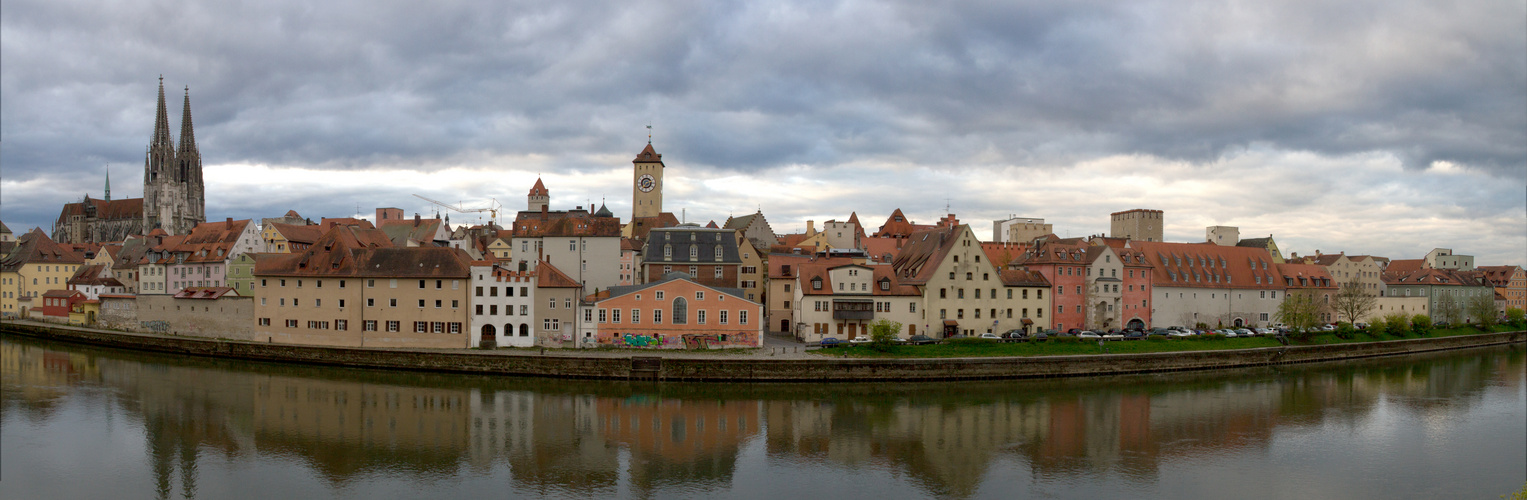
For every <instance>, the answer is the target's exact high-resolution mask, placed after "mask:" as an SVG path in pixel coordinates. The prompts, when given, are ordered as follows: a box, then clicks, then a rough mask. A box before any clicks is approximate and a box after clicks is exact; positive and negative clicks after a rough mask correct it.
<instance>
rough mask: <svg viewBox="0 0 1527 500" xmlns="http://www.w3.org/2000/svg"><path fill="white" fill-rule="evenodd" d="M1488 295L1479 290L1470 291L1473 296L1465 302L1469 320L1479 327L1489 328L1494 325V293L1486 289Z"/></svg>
mask: <svg viewBox="0 0 1527 500" xmlns="http://www.w3.org/2000/svg"><path fill="white" fill-rule="evenodd" d="M1486 290H1488V293H1486V292H1484V291H1480V290H1470V292H1471V293H1473V294H1474V295H1473V296H1471V297H1469V300H1468V302H1467V304H1468V305H1467V309H1468V314H1469V316H1470V318H1469V319H1472V320H1474V321H1476V322H1478V323H1479V326H1481V327H1484V328H1489V327H1490V326H1491V325H1494V324H1495V293H1494V290H1493V289H1486Z"/></svg>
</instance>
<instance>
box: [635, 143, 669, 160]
mask: <svg viewBox="0 0 1527 500" xmlns="http://www.w3.org/2000/svg"><path fill="white" fill-rule="evenodd" d="M654 161H655V162H661V161H663V155H660V154H658V153H657V150H654V149H652V143H650V142H649V143H647V147H645V148H642V152H640V153H637V154H636V159H635V160H631V162H632V163H636V162H654Z"/></svg>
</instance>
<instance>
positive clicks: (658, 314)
mask: <svg viewBox="0 0 1527 500" xmlns="http://www.w3.org/2000/svg"><path fill="white" fill-rule="evenodd" d="M662 322H663V310H662V309H653V310H652V324H654V325H656V324H660V323H662Z"/></svg>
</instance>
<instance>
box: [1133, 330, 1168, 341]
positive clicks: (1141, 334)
mask: <svg viewBox="0 0 1527 500" xmlns="http://www.w3.org/2000/svg"><path fill="white" fill-rule="evenodd" d="M1162 335H1165V334H1164V333H1163V334H1162ZM1123 337H1124V340H1140V339H1143V338H1145V332H1142V331H1140V330H1130V331H1129V333H1125V334H1124V335H1123Z"/></svg>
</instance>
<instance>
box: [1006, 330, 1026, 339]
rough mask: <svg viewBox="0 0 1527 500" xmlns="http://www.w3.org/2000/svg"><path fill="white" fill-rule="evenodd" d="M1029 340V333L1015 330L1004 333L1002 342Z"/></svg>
mask: <svg viewBox="0 0 1527 500" xmlns="http://www.w3.org/2000/svg"><path fill="white" fill-rule="evenodd" d="M1028 339H1029V334H1028V332H1025V331H1023V330H1018V329H1013V330H1008V331H1006V332H1002V340H1004V341H1008V342H1022V341H1025V340H1028Z"/></svg>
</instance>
